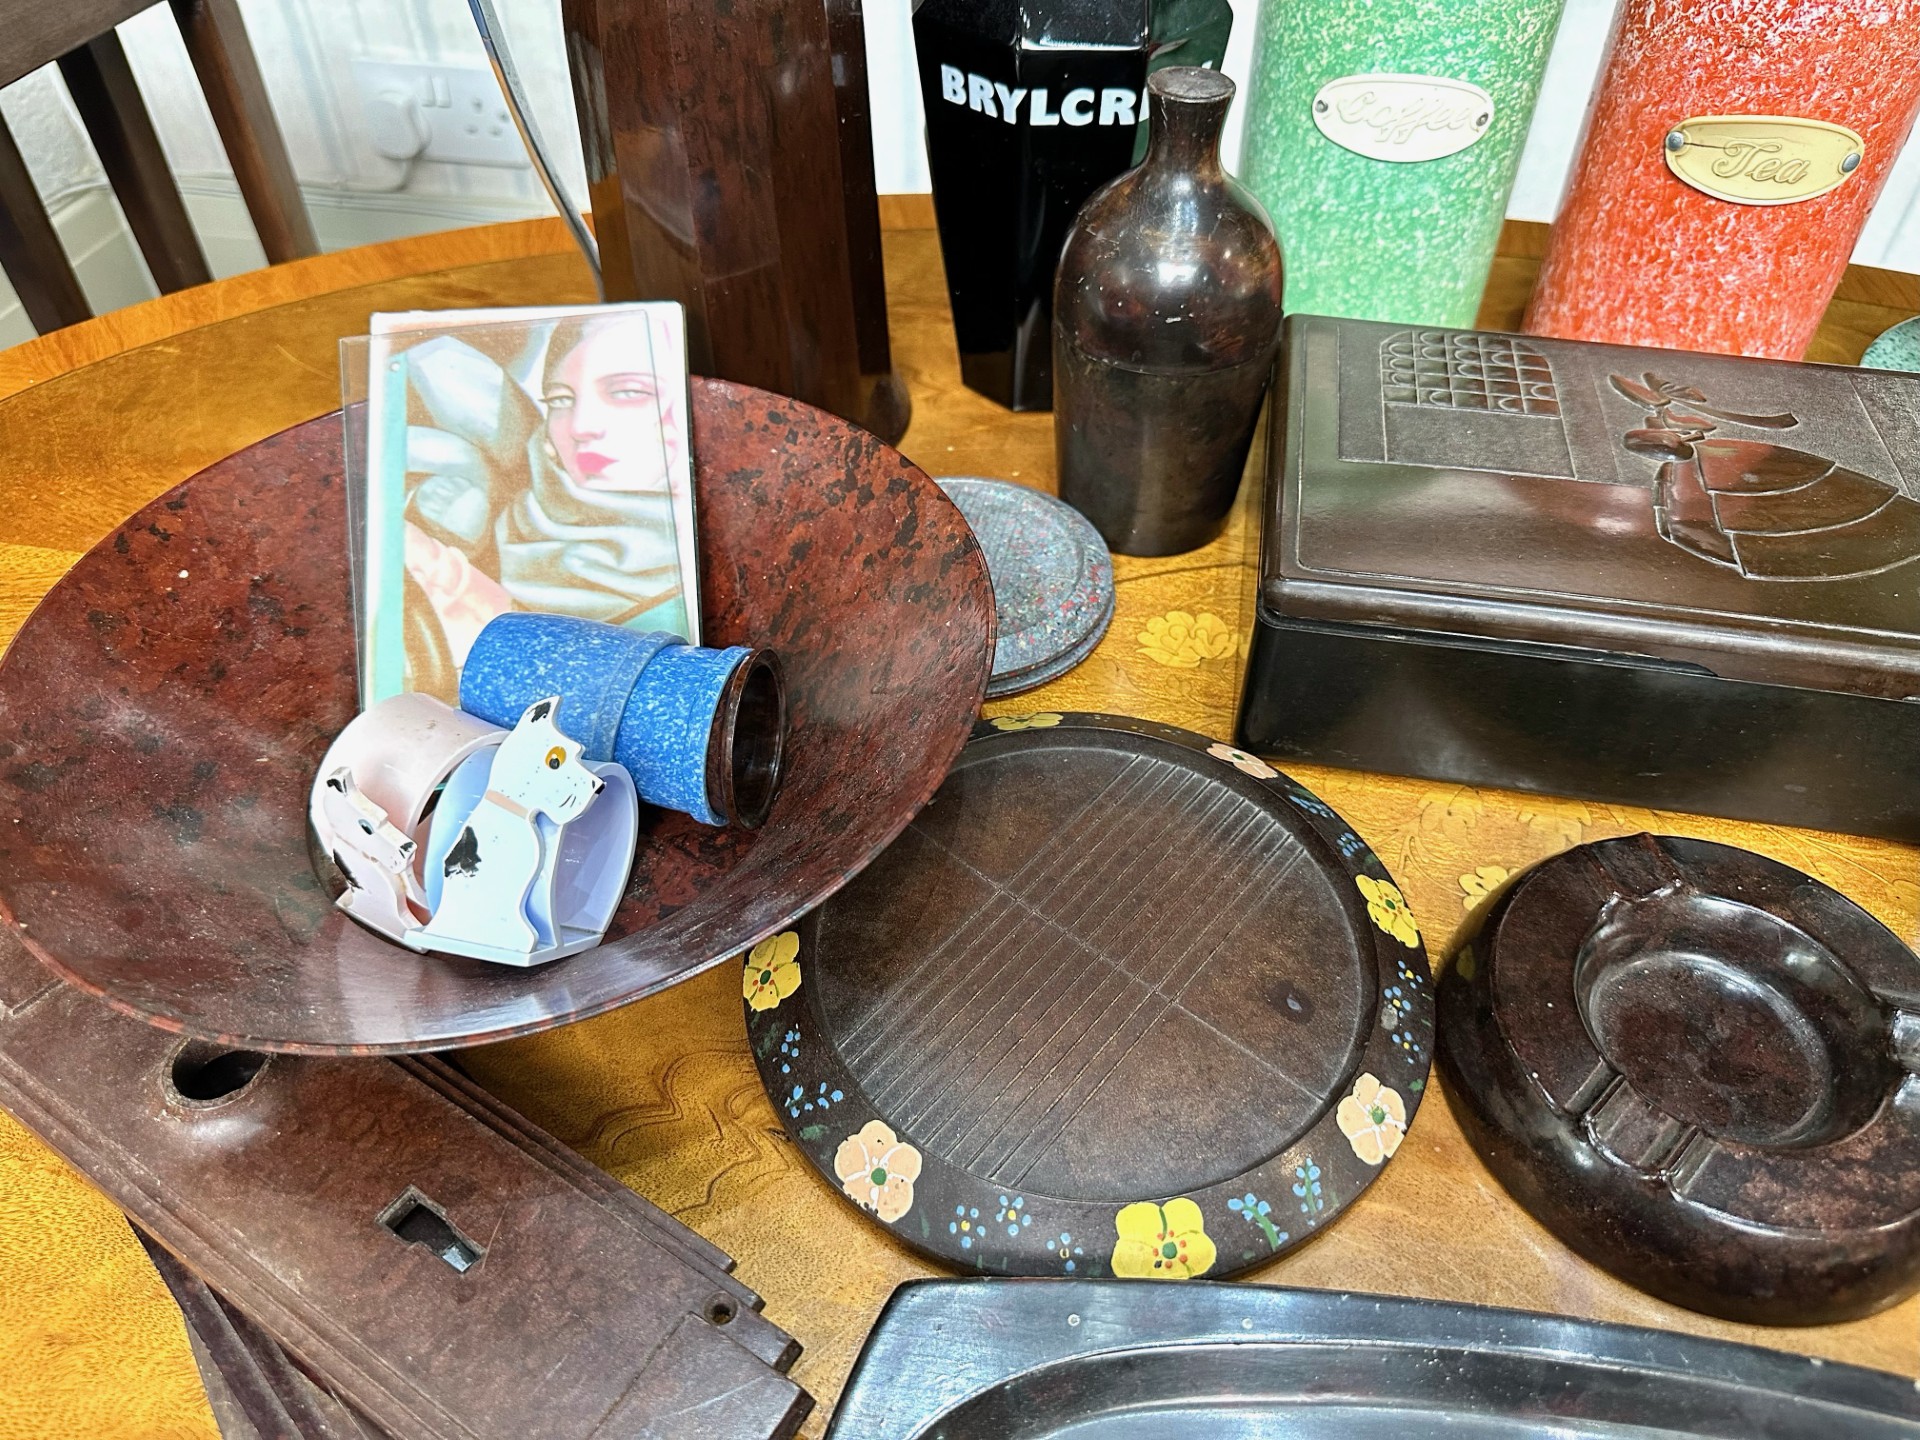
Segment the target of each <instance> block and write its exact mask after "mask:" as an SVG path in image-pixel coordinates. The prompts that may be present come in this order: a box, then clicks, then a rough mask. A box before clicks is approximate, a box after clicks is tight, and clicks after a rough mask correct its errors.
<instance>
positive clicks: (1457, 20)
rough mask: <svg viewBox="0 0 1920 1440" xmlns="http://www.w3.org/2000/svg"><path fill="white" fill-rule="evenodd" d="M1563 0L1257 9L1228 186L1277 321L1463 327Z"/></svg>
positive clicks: (1391, 0)
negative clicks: (1281, 294)
mask: <svg viewBox="0 0 1920 1440" xmlns="http://www.w3.org/2000/svg"><path fill="white" fill-rule="evenodd" d="M1562 3H1563V0H1471V3H1462V0H1263V3H1262V4H1261V6H1260V21H1259V31H1258V35H1257V38H1256V42H1255V52H1254V64H1253V81H1252V86H1251V94H1250V97H1249V103H1248V109H1247V122H1246V148H1245V158H1244V161H1243V164H1242V169H1243V171H1244V174H1243V175H1242V177H1241V178H1242V180H1243V181H1244V182H1245V183H1246V185H1247V187H1248V188H1249V189H1251V190H1252V191H1253V193H1254V194H1255V195H1256V196H1258V197H1259V199H1260V201H1261V203H1262V204H1264V205H1265V206H1266V207H1267V213H1268V214H1269V215H1271V216H1272V217H1273V223H1274V226H1275V228H1276V229H1277V230H1278V231H1279V234H1280V246H1281V253H1282V255H1283V256H1284V257H1285V262H1286V268H1287V280H1286V308H1287V309H1288V311H1290V312H1291V311H1304V312H1306V313H1308V314H1316V315H1347V316H1353V317H1355V318H1357V319H1363V320H1399V321H1406V322H1408V323H1411V324H1422V325H1453V326H1471V325H1472V324H1473V321H1474V314H1475V312H1476V311H1477V310H1478V309H1479V306H1480V294H1481V291H1482V290H1484V289H1485V288H1486V282H1487V267H1488V265H1489V264H1490V263H1491V261H1492V259H1493V251H1494V246H1495V244H1496V243H1497V242H1498V240H1499V237H1500V222H1501V220H1502V219H1503V218H1504V216H1505V214H1506V207H1507V193H1508V191H1509V190H1511V189H1512V187H1513V174H1514V170H1515V168H1516V167H1517V166H1518V165H1519V163H1520V149H1521V146H1522V145H1523V144H1524V143H1525V141H1526V138H1527V124H1528V121H1529V120H1530V119H1531V118H1532V116H1533V105H1534V100H1535V98H1536V97H1537V96H1538V94H1539V89H1540V72H1541V71H1542V69H1544V68H1545V66H1546V62H1547V51H1548V49H1549V47H1550V46H1551V45H1552V43H1553V32H1554V27H1555V26H1557V25H1558V24H1559V22H1560V10H1561V5H1562Z"/></svg>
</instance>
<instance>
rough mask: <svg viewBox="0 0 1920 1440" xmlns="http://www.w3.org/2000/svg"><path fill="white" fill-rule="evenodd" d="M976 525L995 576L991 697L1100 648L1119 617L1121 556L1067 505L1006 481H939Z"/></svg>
mask: <svg viewBox="0 0 1920 1440" xmlns="http://www.w3.org/2000/svg"><path fill="white" fill-rule="evenodd" d="M938 484H939V486H940V488H941V489H942V490H944V491H946V492H947V496H948V498H949V499H951V500H952V501H953V503H954V504H955V505H957V506H958V507H959V508H960V513H961V514H962V515H964V516H966V518H967V523H968V524H969V525H971V526H972V527H973V533H974V535H975V537H976V538H977V539H978V540H979V542H980V549H981V552H982V553H983V554H984V555H985V556H986V558H987V574H988V577H989V578H990V579H991V580H992V581H993V609H994V622H995V627H996V633H997V636H998V638H997V640H996V641H995V643H994V650H993V674H992V677H991V678H990V679H989V680H988V681H987V698H988V699H989V700H997V699H1000V698H1001V697H1002V696H1006V695H1017V694H1019V693H1020V692H1021V691H1022V690H1032V689H1034V688H1035V687H1036V686H1040V685H1045V684H1046V683H1047V682H1048V681H1050V680H1057V679H1059V678H1060V677H1061V676H1062V675H1064V674H1066V673H1067V672H1068V671H1069V670H1071V669H1073V667H1074V666H1076V665H1078V664H1079V663H1080V662H1081V661H1082V660H1085V659H1086V658H1087V657H1088V656H1089V655H1091V654H1092V653H1093V647H1094V646H1096V645H1098V644H1099V643H1100V637H1101V636H1103V635H1105V634H1106V632H1107V626H1108V624H1109V623H1110V622H1111V621H1112V619H1113V560H1112V557H1111V556H1109V555H1108V553H1107V546H1106V542H1105V541H1103V540H1102V539H1101V538H1100V532H1099V531H1098V530H1096V529H1094V528H1093V525H1092V523H1091V522H1089V521H1088V520H1087V518H1086V517H1085V516H1084V515H1082V514H1081V513H1080V512H1079V511H1078V510H1075V509H1074V508H1073V507H1072V506H1071V505H1068V504H1066V503H1065V502H1064V501H1061V500H1056V499H1055V498H1054V497H1053V496H1051V495H1048V494H1045V493H1044V492H1042V491H1039V490H1031V489H1028V488H1027V487H1026V486H1025V485H1016V484H1013V483H1011V482H1010V481H1006V480H982V479H977V478H975V477H973V476H965V475H949V476H946V477H944V478H943V479H941V480H940V481H939V482H938Z"/></svg>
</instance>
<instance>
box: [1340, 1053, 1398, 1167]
mask: <svg viewBox="0 0 1920 1440" xmlns="http://www.w3.org/2000/svg"><path fill="white" fill-rule="evenodd" d="M1333 1118H1334V1121H1335V1123H1337V1124H1338V1125H1339V1126H1340V1133H1341V1134H1342V1135H1344V1136H1346V1137H1347V1143H1348V1144H1349V1145H1351V1146H1353V1153H1354V1154H1356V1155H1358V1156H1359V1157H1360V1158H1361V1159H1362V1160H1363V1161H1365V1162H1366V1163H1367V1164H1369V1165H1378V1164H1380V1163H1381V1162H1382V1161H1384V1160H1386V1159H1387V1158H1388V1157H1389V1156H1391V1155H1392V1154H1393V1152H1394V1151H1396V1150H1398V1149H1399V1148H1400V1142H1401V1141H1402V1140H1404V1139H1406V1136H1407V1107H1406V1103H1405V1102H1404V1101H1403V1100H1401V1098H1400V1096H1399V1093H1398V1092H1397V1091H1394V1090H1390V1089H1388V1088H1387V1087H1386V1086H1385V1085H1382V1084H1381V1083H1380V1082H1379V1081H1378V1080H1376V1079H1374V1078H1373V1076H1371V1075H1362V1076H1361V1077H1360V1078H1359V1079H1358V1080H1356V1081H1355V1082H1354V1085H1353V1093H1352V1094H1351V1095H1347V1096H1344V1097H1342V1099H1341V1101H1340V1108H1339V1109H1337V1110H1335V1111H1334V1112H1333Z"/></svg>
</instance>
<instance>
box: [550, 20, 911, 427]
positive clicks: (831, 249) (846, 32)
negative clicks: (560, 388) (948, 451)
mask: <svg viewBox="0 0 1920 1440" xmlns="http://www.w3.org/2000/svg"><path fill="white" fill-rule="evenodd" d="M849 11H850V12H851V17H852V23H851V24H848V23H846V17H847V12H849ZM561 17H562V24H563V26H564V28H565V32H566V38H567V56H568V60H569V64H570V68H571V70H572V72H573V94H574V107H575V109H576V111H577V112H578V114H579V117H580V139H581V145H582V148H583V150H584V151H585V157H586V164H587V179H588V188H589V190H590V192H591V195H592V200H593V221H594V233H595V235H596V236H597V238H598V240H599V245H600V256H601V262H602V273H603V278H604V283H605V286H606V294H607V298H608V299H609V300H660V299H670V300H678V301H680V302H681V303H682V304H683V305H685V306H686V307H687V348H688V351H689V353H690V354H691V356H692V359H693V365H694V368H695V369H697V370H701V371H704V372H706V373H708V374H711V375H720V376H724V377H726V378H727V379H730V380H739V381H744V382H746V383H747V384H750V385H759V386H764V387H765V388H766V389H769V390H777V391H779V392H780V393H782V394H784V395H796V396H798V397H800V398H801V399H803V400H806V401H809V402H811V403H813V404H816V405H820V406H824V407H825V408H826V409H828V410H831V411H833V412H834V413H835V414H837V415H844V416H846V417H847V418H848V419H851V420H855V421H860V422H863V423H867V424H869V425H871V426H872V427H873V428H874V429H875V430H876V431H877V432H878V433H881V434H883V435H885V437H886V438H887V439H890V440H897V439H898V438H899V437H900V436H901V435H902V434H903V433H905V431H906V427H907V416H908V410H909V407H908V405H907V402H906V392H905V389H904V387H902V386H901V385H900V383H899V382H898V380H896V379H895V378H894V377H893V375H892V373H891V367H890V364H889V362H888V356H887V345H886V310H885V299H884V286H885V277H884V273H883V271H882V269H881V264H880V256H879V251H878V246H877V240H878V233H877V232H878V224H879V222H878V215H879V210H878V205H879V202H878V200H877V198H876V197H875V195H874V190H873V159H872V147H871V141H870V139H868V138H867V136H866V135H865V134H864V133H858V132H859V131H860V128H861V127H864V125H865V123H866V116H865V112H864V109H862V110H861V112H860V113H859V115H858V116H857V117H856V116H855V115H853V114H852V113H851V108H849V111H848V113H846V114H844V115H843V113H842V109H841V106H842V104H843V103H847V102H849V101H850V100H851V96H846V97H836V93H835V86H836V82H837V81H838V80H839V79H840V77H853V76H863V75H864V74H865V72H866V54H865V38H864V35H863V33H862V30H861V26H860V22H859V7H858V4H857V0H840V3H836V5H835V6H834V7H833V10H832V12H830V11H829V9H828V7H827V6H825V5H823V4H822V3H821V0H729V3H725V4H707V3H704V0H565V3H564V4H563V5H562V6H561ZM863 88H864V87H863ZM862 145H865V146H866V150H865V153H864V156H863V154H862V151H861V149H860V147H861V146H862ZM863 159H864V166H863V165H862V160H863ZM836 202H839V203H836ZM876 304H877V305H878V306H879V307H880V308H879V312H878V314H877V315H876V314H875V313H874V308H873V307H874V306H875V305H876ZM875 327H877V328H878V336H877V344H876V336H875V334H874V333H873V332H874V329H875ZM863 361H865V362H866V363H868V364H871V365H876V366H878V367H879V368H878V370H877V371H876V372H875V373H868V374H862V363H863Z"/></svg>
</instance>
